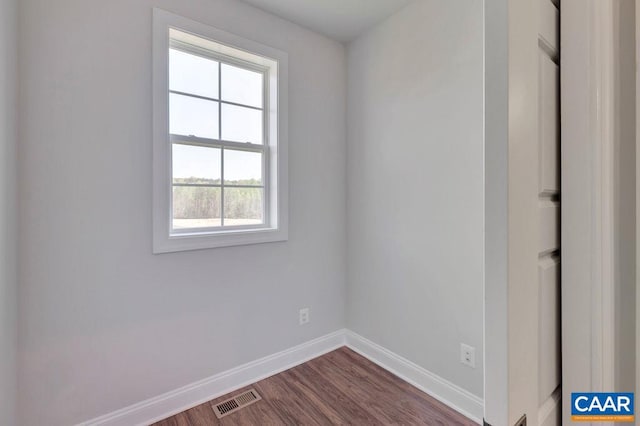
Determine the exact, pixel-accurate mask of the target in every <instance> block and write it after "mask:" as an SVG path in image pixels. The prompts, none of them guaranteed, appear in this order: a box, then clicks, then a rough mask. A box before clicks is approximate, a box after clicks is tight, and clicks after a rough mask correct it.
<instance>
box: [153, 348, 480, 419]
mask: <svg viewBox="0 0 640 426" xmlns="http://www.w3.org/2000/svg"><path fill="white" fill-rule="evenodd" d="M250 388H254V389H255V390H256V391H258V393H259V394H260V396H262V400H261V401H258V402H255V403H253V404H252V405H249V406H248V407H245V408H243V409H241V410H239V411H237V412H235V413H233V414H230V415H228V416H226V417H223V418H222V419H220V420H218V419H217V418H216V416H215V414H214V412H213V408H212V406H213V405H216V404H218V403H220V402H222V401H224V400H226V399H228V398H231V397H234V396H235V395H238V394H240V393H242V392H244V391H245V390H247V389H250ZM345 424H349V425H367V426H368V425H451V426H470V425H475V424H476V423H474V422H472V421H471V420H469V419H467V418H466V417H464V416H462V415H461V414H459V413H457V412H456V411H454V410H452V409H450V408H449V407H447V406H446V405H444V404H442V403H440V402H439V401H437V400H435V399H433V398H431V397H430V396H429V395H427V394H425V393H424V392H422V391H420V390H418V389H417V388H415V387H413V386H412V385H410V384H408V383H407V382H405V381H403V380H401V379H399V378H398V377H396V376H394V375H393V374H391V373H389V372H388V371H386V370H384V369H382V368H380V367H378V366H377V365H376V364H374V363H372V362H370V361H369V360H367V359H366V358H364V357H362V356H360V355H358V354H356V353H355V352H353V351H351V350H350V349H348V348H346V347H343V348H340V349H337V350H335V351H333V352H330V353H328V354H326V355H323V356H321V357H319V358H316V359H313V360H311V361H309V362H306V363H304V364H302V365H299V366H297V367H294V368H292V369H290V370H287V371H284V372H282V373H280V374H277V375H275V376H272V377H270V378H268V379H265V380H262V381H260V382H257V383H255V384H253V385H250V386H248V387H246V388H243V389H240V390H238V391H237V392H233V393H232V394H229V395H225V396H222V397H220V398H218V399H215V400H213V401H210V402H207V403H205V404H202V405H199V406H197V407H194V408H192V409H190V410H187V411H184V412H182V413H180V414H177V415H175V416H173V417H170V418H168V419H166V420H163V421H161V422H159V423H156V424H155V426H210V425H223V426H226V425H251V426H253V425H259V426H263V425H264V426H268V425H345Z"/></svg>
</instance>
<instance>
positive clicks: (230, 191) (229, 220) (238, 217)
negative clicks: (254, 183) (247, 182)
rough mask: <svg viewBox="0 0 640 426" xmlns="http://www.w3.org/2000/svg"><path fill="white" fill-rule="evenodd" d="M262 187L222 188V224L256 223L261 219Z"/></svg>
mask: <svg viewBox="0 0 640 426" xmlns="http://www.w3.org/2000/svg"><path fill="white" fill-rule="evenodd" d="M262 198H263V190H262V188H229V187H225V188H224V226H239V225H258V224H261V223H262V220H263V215H262V212H263V207H262V206H263V203H262Z"/></svg>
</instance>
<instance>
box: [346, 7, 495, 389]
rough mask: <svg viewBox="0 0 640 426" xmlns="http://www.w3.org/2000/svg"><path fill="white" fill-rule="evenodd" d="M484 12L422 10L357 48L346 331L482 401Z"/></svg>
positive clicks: (351, 59) (352, 73) (404, 14)
mask: <svg viewBox="0 0 640 426" xmlns="http://www.w3.org/2000/svg"><path fill="white" fill-rule="evenodd" d="M482 7H483V6H482V2H479V1H476V0H459V1H455V2H452V1H448V0H423V1H418V2H415V3H413V4H411V5H409V6H407V7H406V8H404V9H403V10H402V11H400V12H399V13H398V14H396V15H394V16H393V17H391V18H390V19H389V20H387V21H385V22H384V23H382V24H381V25H380V26H378V27H376V28H374V29H373V30H371V31H370V32H369V33H367V34H366V35H364V36H362V37H361V38H359V39H358V40H356V41H355V42H353V43H351V44H350V46H349V49H348V64H349V85H348V91H349V96H348V130H349V132H348V161H347V164H348V167H347V170H348V171H347V177H348V209H347V211H348V222H347V223H348V232H349V239H348V256H349V266H348V290H347V291H348V297H347V303H348V308H347V313H348V314H347V325H348V327H349V328H350V329H352V330H353V331H355V332H357V333H359V334H361V335H363V336H364V337H366V338H368V339H371V340H373V341H374V342H376V343H378V344H380V345H382V346H384V347H386V348H388V349H390V350H392V351H394V352H395V353H397V354H399V355H401V356H404V357H406V358H408V359H409V360H411V361H413V362H415V363H417V364H418V365H420V366H422V367H424V368H426V369H428V370H429V371H431V372H433V373H436V374H438V375H439V376H441V377H443V378H444V379H446V380H449V381H451V382H453V383H454V384H456V385H458V386H460V387H462V388H464V389H466V390H468V391H470V392H472V393H474V394H476V395H478V396H482V394H483V375H482V365H483V360H482V352H483V351H482V339H483V336H482V333H483V330H482V329H483V325H482V324H483V315H482V310H483V191H484V189H483V21H482V19H483V18H482V16H483V11H482ZM461 342H464V343H467V344H469V345H471V346H474V347H475V348H476V369H475V370H474V369H470V368H469V367H467V366H464V365H462V364H461V363H460V361H459V359H460V343H461Z"/></svg>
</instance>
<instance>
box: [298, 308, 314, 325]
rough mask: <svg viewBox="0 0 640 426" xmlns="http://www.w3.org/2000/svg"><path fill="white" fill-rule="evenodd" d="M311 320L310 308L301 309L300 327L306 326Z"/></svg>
mask: <svg viewBox="0 0 640 426" xmlns="http://www.w3.org/2000/svg"><path fill="white" fill-rule="evenodd" d="M310 320H311V318H310V316H309V308H302V309H300V325H304V324H306V323H308V322H309V321H310Z"/></svg>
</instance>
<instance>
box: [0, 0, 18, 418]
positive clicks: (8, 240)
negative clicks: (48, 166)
mask: <svg viewBox="0 0 640 426" xmlns="http://www.w3.org/2000/svg"><path fill="white" fill-rule="evenodd" d="M16 21H17V1H16V0H0V424H2V425H14V424H15V423H16V410H15V408H16V380H17V376H16V350H17V325H16V319H17V312H16V305H17V303H16V301H17V299H16V297H17V295H16V292H17V289H16V283H17V281H16V255H15V253H16V227H17V220H16V209H17V207H16V187H15V186H16V167H15V166H16V144H17V138H16V118H17V117H16V89H17V75H18V73H17V69H18V68H17V40H16Z"/></svg>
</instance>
